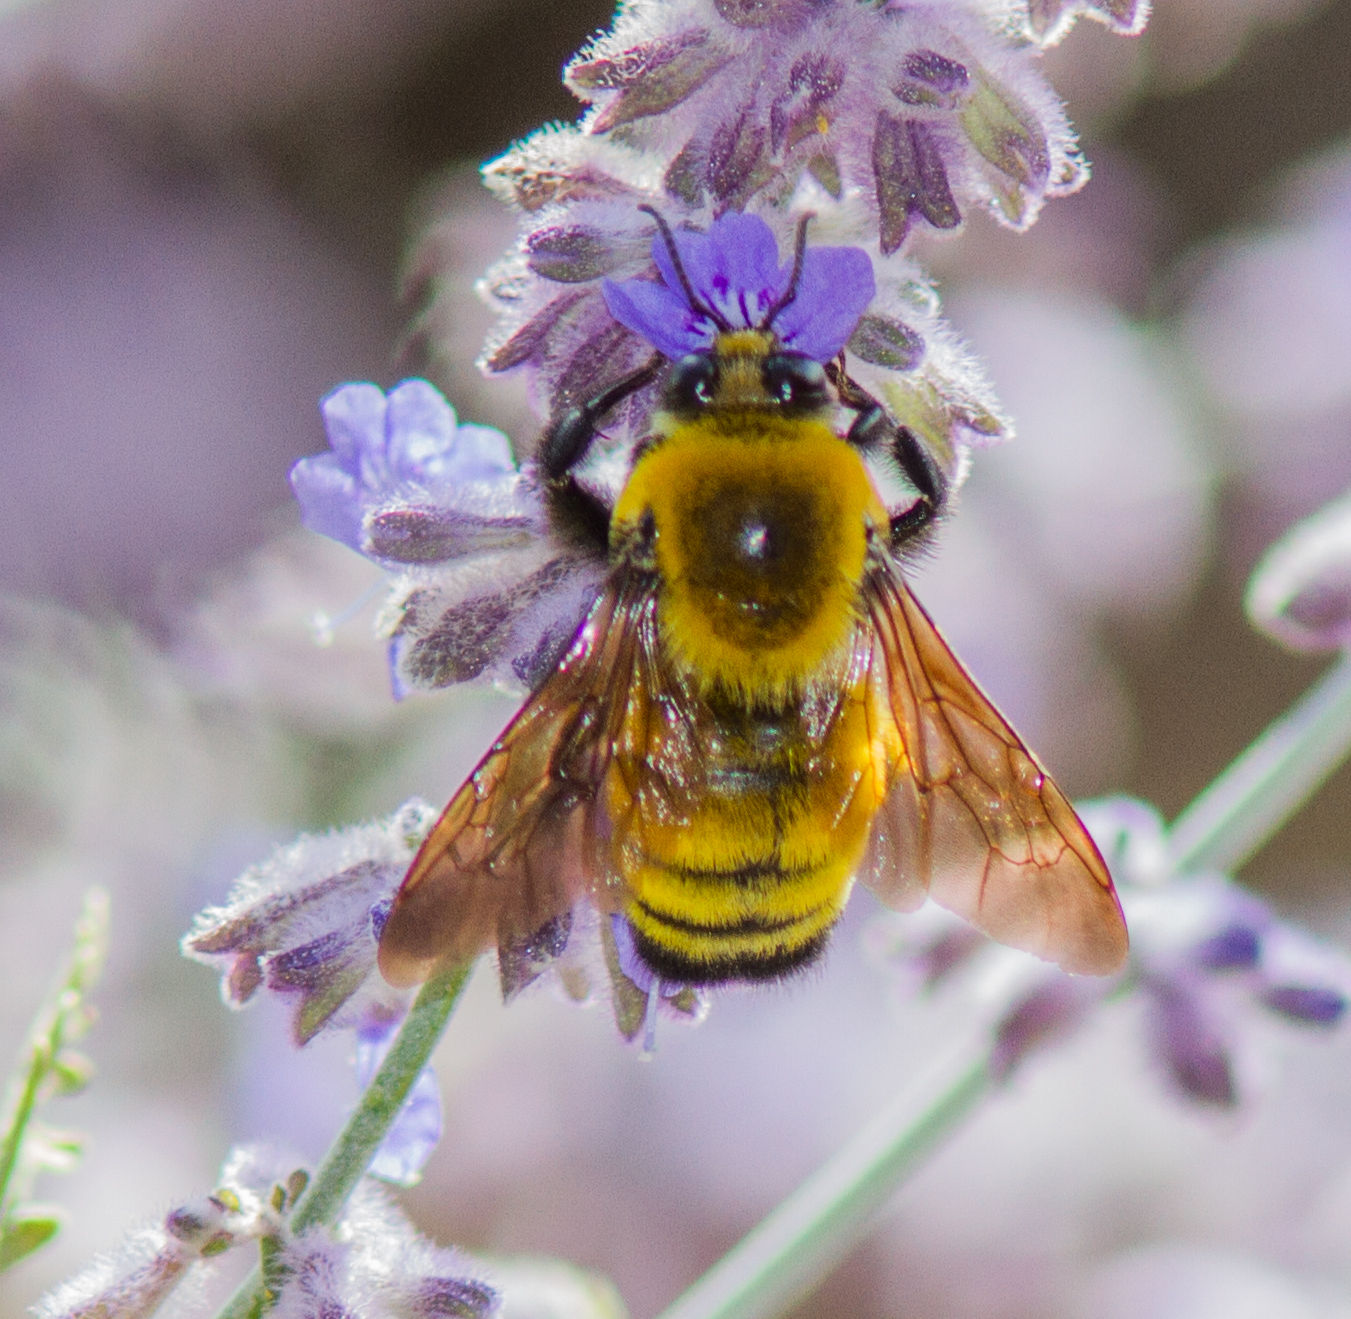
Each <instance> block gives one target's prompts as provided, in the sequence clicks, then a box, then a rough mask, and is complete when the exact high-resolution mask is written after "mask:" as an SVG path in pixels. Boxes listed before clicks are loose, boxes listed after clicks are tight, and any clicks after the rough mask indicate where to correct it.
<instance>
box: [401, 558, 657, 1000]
mask: <svg viewBox="0 0 1351 1319" xmlns="http://www.w3.org/2000/svg"><path fill="white" fill-rule="evenodd" d="M652 600H653V596H652V590H651V587H650V585H649V584H647V583H646V581H645V580H644V579H643V578H642V576H641V575H639V574H636V573H633V572H628V571H624V570H621V571H619V572H617V573H615V574H614V575H612V576H611V578H610V580H609V582H608V583H607V585H606V587H605V589H604V591H603V592H602V594H601V596H600V598H599V599H598V600H597V601H596V603H595V605H593V606H592V608H591V611H590V613H589V614H588V615H587V618H586V620H585V622H584V623H583V624H582V627H581V629H580V631H579V632H578V635H577V639H576V640H575V641H574V642H573V645H572V647H571V649H570V650H569V651H568V653H567V654H566V655H565V656H564V657H563V659H562V660H561V661H560V662H559V664H558V667H557V668H556V669H555V670H554V671H553V673H552V674H550V675H549V677H548V678H546V679H545V681H544V682H543V683H542V684H541V686H540V687H539V688H538V689H537V690H536V691H535V692H534V693H533V694H532V695H531V697H530V698H529V700H528V701H527V702H526V704H525V705H524V707H523V708H522V709H521V711H520V713H519V714H517V716H516V718H515V719H513V720H512V722H511V723H510V724H509V725H508V726H507V728H506V731H505V732H503V733H502V735H501V736H500V737H499V738H498V739H497V741H496V742H494V743H493V745H492V748H491V749H490V750H489V751H488V754H487V755H486V756H484V757H483V759H482V760H481V761H480V762H479V764H478V767H477V768H476V769H475V770H474V772H473V773H472V774H471V775H470V776H469V778H468V780H467V781H466V782H465V784H464V786H463V787H462V788H461V789H460V790H459V792H457V793H456V794H455V796H454V797H453V798H452V799H451V802H450V805H449V806H447V807H446V809H445V812H444V813H443V814H442V816H441V818H440V819H439V820H438V821H437V822H436V824H435V825H434V826H433V828H432V831H431V833H429V834H428V835H427V838H426V840H425V841H424V842H423V844H422V848H421V850H420V851H419V852H418V854H417V856H416V857H415V858H414V860H413V864H412V866H411V867H410V868H409V871H408V875H407V877H406V878H405V879H404V881H403V886H402V887H401V888H400V889H399V892H398V895H397V896H396V898H395V900H394V906H393V909H392V910H391V912H390V915H389V919H388V921H387V922H386V923H385V928H384V930H383V931H382V933H381V935H380V971H381V973H382V974H383V975H384V977H385V979H386V980H388V981H389V982H390V983H391V984H394V985H411V984H416V983H417V982H418V981H421V980H425V979H426V978H427V976H428V975H430V974H431V972H432V971H433V969H434V968H435V967H436V966H437V965H439V964H443V963H447V962H452V961H461V960H468V959H470V958H473V957H475V956H477V955H478V954H479V953H480V952H483V951H485V950H486V949H488V948H491V947H493V946H494V945H498V946H500V945H501V944H502V943H504V942H506V941H508V940H521V939H528V938H529V937H530V936H531V935H533V934H534V933H535V932H536V931H539V930H540V929H541V928H542V927H544V926H545V925H546V924H547V923H548V922H549V921H551V920H552V919H553V918H554V917H556V916H559V915H561V914H562V913H563V912H565V911H567V910H568V909H569V908H570V907H571V906H572V904H573V903H574V901H576V899H577V898H578V897H580V896H583V895H591V896H593V897H595V898H596V899H597V900H598V901H599V902H600V903H601V905H602V906H603V905H605V903H604V892H603V889H604V884H605V874H604V865H603V863H602V861H601V858H600V857H599V856H598V853H597V849H598V843H597V822H596V818H595V816H596V811H597V804H596V793H597V788H598V785H599V784H600V782H601V780H602V778H603V777H604V775H605V771H606V768H607V767H608V765H609V763H610V758H611V755H612V753H613V749H614V745H615V741H616V738H617V737H618V736H619V730H620V727H621V725H622V723H623V720H624V717H625V713H626V711H627V708H628V703H629V700H630V697H631V695H632V693H633V691H634V689H635V682H636V681H637V679H636V674H637V668H636V666H638V665H640V664H641V663H642V658H643V655H644V651H645V648H646V649H647V650H650V649H651V647H652V645H653V642H652V629H653V628H654V627H655V623H654V622H653V615H652Z"/></svg>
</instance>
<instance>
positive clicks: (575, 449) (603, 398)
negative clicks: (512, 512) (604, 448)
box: [539, 353, 664, 481]
mask: <svg viewBox="0 0 1351 1319" xmlns="http://www.w3.org/2000/svg"><path fill="white" fill-rule="evenodd" d="M663 360H664V359H663V358H662V356H661V354H660V353H657V354H654V355H653V356H652V357H651V358H649V359H648V360H647V361H646V362H645V363H644V364H643V365H642V366H640V367H639V368H638V370H636V371H634V372H632V373H631V374H629V375H626V376H625V377H624V378H623V379H622V380H619V381H616V382H615V383H614V384H613V385H611V386H610V387H609V388H608V389H605V390H602V391H601V392H600V393H599V394H596V395H594V396H593V397H592V398H589V399H587V401H586V402H585V403H582V404H579V405H578V406H576V407H571V408H565V409H564V410H563V411H562V412H560V413H559V414H558V416H556V417H554V419H553V420H552V421H550V423H549V425H548V427H547V428H546V429H545V432H544V436H543V438H542V439H541V440H540V443H539V465H540V470H541V471H542V472H543V473H544V477H545V479H546V480H548V481H562V480H563V479H564V478H566V477H567V475H568V473H569V472H570V471H572V469H573V468H574V467H576V466H577V464H578V463H579V462H581V461H582V459H583V458H585V457H586V451H587V449H589V448H590V447H591V441H592V440H593V439H595V436H596V426H597V424H598V423H599V422H600V419H601V418H602V417H603V416H604V415H605V414H606V413H607V412H609V411H610V409H611V408H613V407H615V406H616V405H617V404H619V403H622V402H623V401H624V400H625V399H626V398H628V396H629V395H630V394H636V393H637V392H638V390H640V389H642V388H643V386H644V385H648V384H651V383H652V381H653V380H654V379H655V378H656V375H657V372H658V371H659V370H660V369H661V365H662V362H663Z"/></svg>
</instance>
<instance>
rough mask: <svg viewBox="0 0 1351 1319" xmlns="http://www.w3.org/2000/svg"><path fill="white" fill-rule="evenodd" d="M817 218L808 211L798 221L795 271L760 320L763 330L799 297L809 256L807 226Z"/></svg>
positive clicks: (794, 258)
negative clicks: (803, 272) (799, 287)
mask: <svg viewBox="0 0 1351 1319" xmlns="http://www.w3.org/2000/svg"><path fill="white" fill-rule="evenodd" d="M815 218H816V217H815V216H814V215H813V214H812V213H811V212H810V211H808V212H807V214H806V215H804V216H803V217H802V219H800V220H799V221H798V222H797V243H796V244H795V246H794V248H793V273H792V274H791V275H790V276H789V277H788V287H787V288H786V289H784V291H783V293H782V294H780V296H779V299H778V301H777V302H775V304H774V305H773V306H772V307H771V308H770V309H769V310H768V311H767V312H765V318H764V320H762V321H761V322H760V328H761V329H762V330H767V329H769V327H770V326H771V325H773V324H774V319H775V317H777V316H778V314H779V313H780V312H781V311H782V310H783V309H784V308H785V307H786V306H788V304H789V303H791V302H792V301H793V299H794V298H796V297H797V286H798V283H799V281H800V280H801V279H802V263H803V261H804V260H805V259H806V256H807V226H808V225H809V224H810V223H811V222H812V221H813V220H814V219H815Z"/></svg>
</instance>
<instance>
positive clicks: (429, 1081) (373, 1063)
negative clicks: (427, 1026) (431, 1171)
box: [356, 1017, 441, 1186]
mask: <svg viewBox="0 0 1351 1319" xmlns="http://www.w3.org/2000/svg"><path fill="white" fill-rule="evenodd" d="M399 1025H400V1022H399V1020H398V1019H390V1018H385V1017H377V1018H373V1019H372V1020H371V1021H369V1022H368V1023H367V1024H366V1025H364V1026H363V1027H362V1028H361V1029H360V1030H358V1032H357V1046H356V1077H357V1084H358V1085H359V1086H360V1087H361V1089H362V1090H365V1089H366V1087H367V1086H368V1085H370V1083H371V1082H372V1081H373V1080H374V1079H375V1074H376V1072H377V1071H378V1070H379V1068H380V1064H381V1063H383V1062H384V1060H385V1055H386V1054H387V1053H388V1052H389V1050H390V1047H391V1046H392V1045H393V1043H394V1037H395V1035H396V1033H397V1031H398V1027H399ZM440 1139H441V1090H440V1087H439V1086H438V1085H437V1083H436V1074H435V1073H434V1072H433V1071H432V1069H431V1068H430V1067H424V1068H423V1069H422V1071H421V1072H420V1073H419V1074H418V1078H417V1080H416V1081H414V1082H413V1088H412V1089H411V1090H410V1091H409V1093H408V1098H407V1099H406V1100H405V1101H404V1105H403V1108H402V1109H401V1110H400V1112H399V1116H398V1117H397V1118H395V1119H394V1124H393V1126H391V1127H390V1129H389V1131H388V1133H387V1134H386V1136H385V1138H384V1140H383V1141H381V1143H380V1148H379V1149H378V1150H377V1151H376V1154H375V1158H374V1159H372V1160H371V1165H370V1171H371V1174H372V1175H373V1176H375V1177H379V1178H380V1179H381V1180H382V1181H387V1182H392V1183H394V1185H396V1186H416V1185H417V1183H418V1181H419V1180H420V1179H421V1177H422V1169H423V1168H424V1167H425V1166H426V1163H427V1160H428V1158H430V1157H431V1152H432V1150H434V1149H435V1148H436V1145H437V1142H438V1141H440Z"/></svg>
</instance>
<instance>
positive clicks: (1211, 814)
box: [1168, 653, 1351, 872]
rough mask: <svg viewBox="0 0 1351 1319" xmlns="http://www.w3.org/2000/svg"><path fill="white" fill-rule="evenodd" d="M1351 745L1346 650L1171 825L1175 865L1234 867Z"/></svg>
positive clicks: (1350, 669)
mask: <svg viewBox="0 0 1351 1319" xmlns="http://www.w3.org/2000/svg"><path fill="white" fill-rule="evenodd" d="M1348 751H1351V653H1343V654H1342V655H1341V656H1340V657H1339V659H1338V661H1337V663H1336V664H1334V665H1333V667H1332V668H1331V669H1329V670H1328V672H1327V673H1325V674H1324V675H1323V677H1322V678H1320V679H1319V680H1318V682H1316V683H1315V684H1314V685H1313V686H1312V687H1311V688H1310V689H1309V690H1308V691H1307V692H1305V693H1304V695H1303V696H1302V697H1301V698H1300V699H1299V700H1298V701H1297V702H1296V703H1295V704H1294V705H1293V706H1291V708H1290V709H1289V710H1287V711H1286V712H1285V713H1284V714H1282V715H1281V716H1280V717H1279V718H1277V719H1276V720H1274V721H1273V722H1272V723H1271V724H1270V725H1269V726H1268V727H1267V728H1266V729H1265V730H1264V731H1263V732H1262V733H1261V734H1260V735H1259V736H1258V737H1257V738H1256V740H1255V741H1253V742H1252V744H1251V745H1250V746H1249V747H1248V748H1247V749H1246V750H1245V751H1243V752H1242V753H1241V754H1240V755H1239V756H1238V758H1237V759H1236V760H1234V762H1233V763H1232V764H1231V765H1230V766H1229V767H1228V768H1227V769H1226V770H1225V771H1224V772H1223V773H1222V774H1220V775H1219V776H1218V777H1217V778H1216V779H1215V780H1214V782H1213V783H1211V784H1210V785H1209V787H1207V788H1205V789H1204V790H1203V791H1202V792H1201V793H1200V795H1199V796H1198V797H1197V798H1196V800H1195V801H1193V802H1192V803H1191V805H1190V806H1188V807H1187V808H1186V810H1184V811H1183V812H1182V814H1181V815H1179V816H1178V817H1177V819H1176V820H1174V822H1173V825H1172V827H1171V828H1170V829H1169V830H1168V843H1169V852H1170V855H1171V858H1172V862H1173V868H1174V870H1175V871H1178V872H1185V871H1190V870H1222V871H1233V870H1236V869H1237V868H1238V867H1239V866H1241V865H1242V864H1243V863H1244V862H1245V861H1246V860H1248V858H1249V857H1251V856H1252V855H1253V854H1254V853H1255V852H1257V851H1258V850H1259V849H1260V848H1261V847H1262V846H1263V845H1264V844H1265V843H1266V842H1267V840H1268V839H1269V838H1271V837H1272V835H1274V834H1275V833H1276V832H1277V831H1278V830H1279V829H1280V828H1281V826H1282V825H1284V824H1285V822H1286V821H1287V820H1288V819H1289V818H1290V817H1291V816H1292V815H1293V814H1294V813H1295V812H1296V811H1297V810H1298V809H1299V808H1300V807H1301V806H1302V805H1303V804H1304V803H1305V801H1307V800H1308V798H1309V797H1310V795H1311V794H1312V793H1313V792H1314V791H1315V789H1317V788H1318V786H1319V785H1320V784H1321V783H1322V782H1323V781H1324V780H1325V779H1326V778H1327V777H1328V775H1329V774H1331V773H1332V771H1333V770H1334V769H1336V767H1337V766H1338V765H1340V764H1341V763H1342V761H1343V760H1345V759H1346V756H1347V753H1348Z"/></svg>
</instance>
